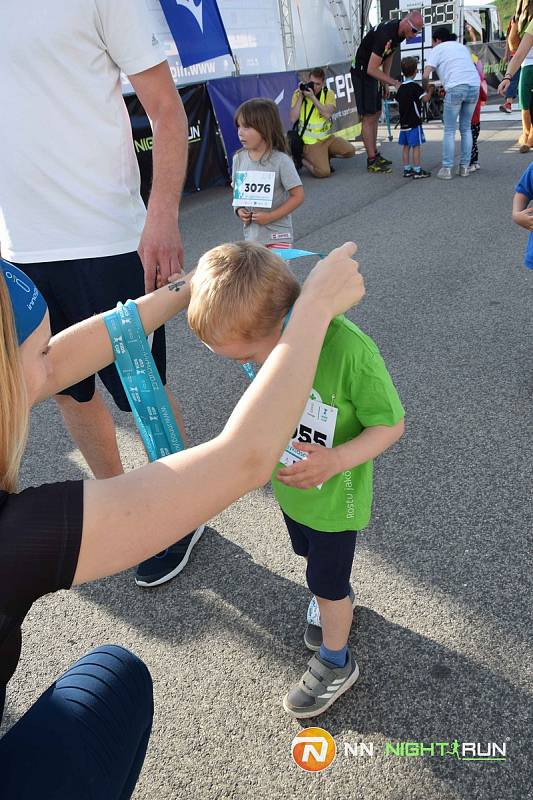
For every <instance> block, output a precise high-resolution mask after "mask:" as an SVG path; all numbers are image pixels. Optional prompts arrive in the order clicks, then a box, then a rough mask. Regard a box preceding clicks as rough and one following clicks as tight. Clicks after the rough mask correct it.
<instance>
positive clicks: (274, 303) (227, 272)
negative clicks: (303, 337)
mask: <svg viewBox="0 0 533 800" xmlns="http://www.w3.org/2000/svg"><path fill="white" fill-rule="evenodd" d="M299 294H300V284H299V283H298V281H297V280H296V278H295V277H294V275H293V274H292V272H291V271H290V270H289V269H288V268H287V267H286V266H285V263H284V261H282V259H281V258H280V257H279V256H277V255H276V254H275V253H273V252H272V250H269V249H268V248H266V247H264V246H263V245H258V244H255V243H254V242H235V243H233V244H222V245H219V246H218V247H214V248H213V249H212V250H208V252H207V253H205V254H204V255H203V256H202V257H201V259H200V261H199V262H198V266H197V268H196V272H195V274H194V276H193V278H192V280H191V302H190V303H189V311H188V320H189V325H190V327H191V330H192V331H193V332H194V333H195V334H196V336H198V338H199V339H201V340H202V341H203V342H205V343H206V344H210V345H221V344H224V343H225V342H228V341H232V340H236V339H244V340H247V341H253V340H255V339H262V338H264V337H265V336H268V335H269V334H270V333H272V331H273V330H274V329H275V327H276V325H277V324H278V323H279V322H280V321H281V320H282V319H283V317H284V316H285V314H286V313H287V312H288V310H289V309H290V308H291V306H292V305H293V303H294V302H295V301H296V299H297V297H298V295H299Z"/></svg>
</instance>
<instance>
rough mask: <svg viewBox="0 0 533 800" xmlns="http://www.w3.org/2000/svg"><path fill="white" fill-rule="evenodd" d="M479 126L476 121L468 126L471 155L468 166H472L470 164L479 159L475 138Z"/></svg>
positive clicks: (477, 134)
mask: <svg viewBox="0 0 533 800" xmlns="http://www.w3.org/2000/svg"><path fill="white" fill-rule="evenodd" d="M480 127H481V125H480V123H479V122H476V123H475V124H474V123H472V125H471V126H470V128H471V130H472V155H471V157H470V166H472V164H477V162H478V161H479V150H478V147H477V140H478V137H479V129H480Z"/></svg>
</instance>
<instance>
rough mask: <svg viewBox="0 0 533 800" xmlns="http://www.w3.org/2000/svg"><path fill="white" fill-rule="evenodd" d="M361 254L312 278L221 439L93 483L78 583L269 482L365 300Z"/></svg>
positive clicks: (345, 256)
mask: <svg viewBox="0 0 533 800" xmlns="http://www.w3.org/2000/svg"><path fill="white" fill-rule="evenodd" d="M355 249H356V248H355V245H353V244H351V243H348V244H346V245H343V247H340V248H338V249H337V250H334V251H333V252H332V253H330V255H329V256H328V257H327V258H326V259H325V260H324V261H323V262H320V263H319V265H317V267H315V269H314V270H313V271H312V273H311V274H310V276H309V278H308V279H307V281H306V283H305V284H304V287H303V289H302V293H301V295H300V297H299V299H298V301H297V302H296V304H295V306H294V310H293V313H292V316H291V319H290V321H289V324H288V325H287V328H286V330H285V332H284V333H283V336H282V338H281V340H280V342H279V344H278V345H277V346H276V347H275V348H274V350H273V351H272V353H271V354H270V356H269V357H268V359H267V360H266V362H265V363H264V365H263V367H262V368H261V370H260V372H259V374H258V376H257V378H256V379H255V380H254V381H253V383H252V384H251V385H250V386H249V388H248V389H247V390H246V392H245V393H244V395H243V397H242V398H241V400H240V401H239V403H238V404H237V406H236V408H235V410H234V411H233V413H232V414H231V416H230V418H229V420H228V422H227V424H226V426H225V428H224V430H223V431H222V433H221V434H220V435H219V436H217V437H216V438H215V439H213V440H212V441H210V442H206V443H205V444H202V445H200V446H199V447H194V448H191V449H190V450H186V451H184V452H181V453H177V454H175V455H172V456H167V457H166V458H163V459H161V460H160V461H157V462H154V463H152V464H148V465H147V466H145V467H142V468H140V469H136V470H133V471H132V472H130V473H128V474H127V475H121V476H120V477H117V478H110V479H108V480H99V481H87V482H86V483H85V491H84V515H83V536H82V545H81V551H80V556H79V561H78V567H77V570H76V575H75V579H74V580H75V583H83V582H84V581H89V580H93V579H95V578H99V577H102V576H104V575H110V574H112V573H114V572H119V571H121V570H123V569H126V568H128V567H131V566H133V565H134V564H137V563H139V562H140V561H142V560H144V559H145V558H147V557H148V556H150V555H153V554H154V553H156V552H157V551H159V550H162V549H164V548H165V547H167V546H168V545H170V544H172V543H173V542H175V541H176V540H177V539H179V538H180V537H181V536H184V535H186V534H187V533H188V532H189V531H191V530H193V529H194V528H196V527H197V526H198V525H200V524H201V523H202V522H205V521H206V520H208V519H210V518H211V517H212V516H214V515H215V514H217V513H218V512H219V511H221V510H222V509H224V508H226V507H227V506H228V505H230V503H232V502H233V501H234V500H235V499H237V498H238V497H240V496H242V495H243V494H245V493H246V492H248V491H250V490H251V489H253V488H255V487H257V486H260V485H262V484H263V483H265V482H266V481H267V480H268V479H269V477H270V473H271V471H272V469H273V468H274V466H275V464H276V463H277V460H278V458H279V454H280V453H281V452H282V450H283V448H284V447H285V445H286V444H287V442H288V441H289V439H290V436H291V434H292V432H293V430H294V425H295V424H296V422H297V420H298V417H299V415H300V414H301V412H302V409H303V407H304V405H305V401H306V399H307V397H308V396H309V390H310V388H311V385H312V380H313V376H314V373H315V368H316V363H317V360H318V356H319V354H320V349H321V347H322V342H323V339H324V335H325V333H326V331H327V328H328V325H329V322H330V320H331V318H332V317H333V316H335V315H336V314H339V313H341V312H342V311H344V310H346V309H347V308H349V307H350V306H352V305H354V303H357V302H359V300H360V299H361V298H362V297H363V295H364V286H363V280H362V278H361V276H360V275H359V274H358V272H357V264H356V262H354V261H352V259H351V256H352V255H353V254H354V252H355Z"/></svg>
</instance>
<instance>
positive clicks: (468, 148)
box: [422, 28, 480, 180]
mask: <svg viewBox="0 0 533 800" xmlns="http://www.w3.org/2000/svg"><path fill="white" fill-rule="evenodd" d="M432 36H433V49H432V50H430V51H429V53H428V56H427V60H426V67H425V69H424V75H423V78H422V85H423V87H424V90H425V91H427V88H428V82H429V77H430V75H431V73H432V72H433V70H436V71H437V73H438V76H439V79H440V81H441V82H442V85H443V86H444V89H445V91H446V96H445V98H444V138H443V141H442V167H441V169H440V170H439V172H438V173H437V178H442V179H444V180H450V179H451V177H452V170H453V165H454V151H455V131H456V130H457V119H458V118H459V130H460V132H461V158H460V165H459V175H461V176H462V177H463V178H466V177H467V176H468V175H469V174H470V167H469V165H470V157H471V153H472V131H471V128H470V122H471V120H472V114H473V113H474V109H475V107H476V103H477V100H478V97H479V86H480V78H479V73H478V71H477V69H476V67H475V65H474V62H473V61H472V56H471V55H470V51H469V49H468V47H465V45H464V44H460V43H459V42H457V41H455V40H454V38H453V34H451V33H450V31H449V30H448V29H447V28H434V30H433V34H432Z"/></svg>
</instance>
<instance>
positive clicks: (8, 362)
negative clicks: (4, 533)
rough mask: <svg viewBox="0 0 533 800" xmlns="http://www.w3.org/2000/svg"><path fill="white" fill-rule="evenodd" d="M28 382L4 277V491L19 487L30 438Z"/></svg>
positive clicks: (0, 416)
mask: <svg viewBox="0 0 533 800" xmlns="http://www.w3.org/2000/svg"><path fill="white" fill-rule="evenodd" d="M28 424H29V411H28V400H27V395H26V382H25V380H24V375H23V372H22V364H21V360H20V349H19V345H18V340H17V334H16V331H15V323H14V320H13V309H12V306H11V300H10V298H9V292H8V290H7V286H6V284H5V281H4V278H3V276H0V489H3V490H4V491H6V492H14V491H16V488H17V480H18V473H19V468H20V462H21V460H22V455H23V453H24V448H25V446H26V439H27V437H28Z"/></svg>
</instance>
